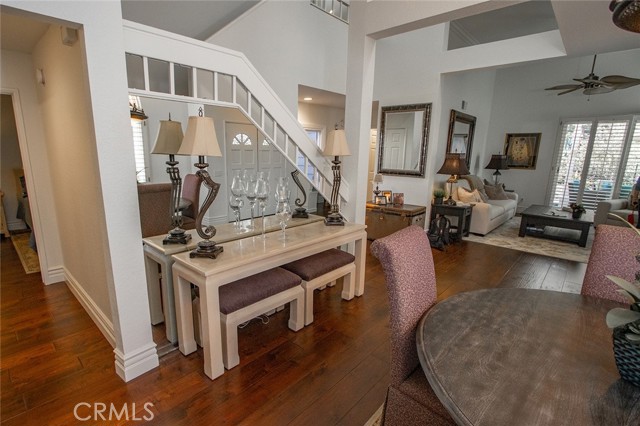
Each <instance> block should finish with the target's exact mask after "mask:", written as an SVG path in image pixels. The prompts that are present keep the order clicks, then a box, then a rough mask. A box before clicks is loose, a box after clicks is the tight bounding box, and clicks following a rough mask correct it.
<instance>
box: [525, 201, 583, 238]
mask: <svg viewBox="0 0 640 426" xmlns="http://www.w3.org/2000/svg"><path fill="white" fill-rule="evenodd" d="M591 225H593V212H591V211H587V212H586V213H584V214H583V215H582V217H581V218H580V219H573V218H572V217H571V212H565V211H562V210H560V209H558V208H556V207H549V206H541V205H536V204H534V205H532V206H529V207H528V208H527V209H526V210H525V211H523V212H522V220H521V221H520V232H519V233H518V235H519V236H520V237H524V236H525V235H532V236H536V237H541V238H549V239H552V240H561V241H568V242H573V243H577V244H578V245H579V246H580V247H585V246H586V245H587V237H588V236H589V229H590V228H591ZM546 226H553V227H555V228H564V229H573V230H577V231H580V236H579V237H578V238H575V236H573V235H571V234H572V233H571V232H557V231H558V230H554V231H555V232H550V231H548V230H545V227H546ZM534 229H535V230H534Z"/></svg>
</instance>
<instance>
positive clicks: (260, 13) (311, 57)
mask: <svg viewBox="0 0 640 426" xmlns="http://www.w3.org/2000/svg"><path fill="white" fill-rule="evenodd" d="M347 31H348V26H347V24H345V23H344V22H342V21H340V20H338V19H336V18H334V17H332V16H330V15H328V14H326V13H325V12H323V11H321V10H319V9H317V8H316V7H314V6H311V5H310V4H309V2H308V1H281V0H264V1H262V2H261V3H260V4H259V5H258V6H256V7H254V8H253V9H251V10H250V11H249V12H248V13H246V14H245V15H243V16H242V17H241V18H240V19H238V20H236V21H234V22H232V23H231V24H230V25H229V26H227V27H226V28H224V29H222V30H221V31H219V32H217V33H216V34H214V35H213V36H212V37H211V38H210V39H208V40H207V41H208V42H210V43H213V44H217V45H220V46H224V47H228V48H230V49H234V50H238V51H240V52H242V53H244V54H245V55H246V56H247V58H248V59H249V60H250V61H251V63H252V64H253V65H254V66H255V67H256V69H257V70H258V71H259V72H260V74H261V75H262V77H264V79H265V80H266V81H267V82H268V83H269V85H270V86H271V87H272V88H273V89H274V90H275V91H276V93H278V96H279V97H280V99H282V100H283V102H284V103H285V104H286V105H287V106H288V107H289V109H290V110H291V111H294V112H295V111H296V108H297V104H298V84H303V85H306V86H310V87H318V88H322V89H324V90H329V91H331V92H336V93H345V90H346V87H345V81H346V80H345V74H346V60H347Z"/></svg>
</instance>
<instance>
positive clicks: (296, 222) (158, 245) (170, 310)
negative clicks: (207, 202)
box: [142, 214, 324, 343]
mask: <svg viewBox="0 0 640 426" xmlns="http://www.w3.org/2000/svg"><path fill="white" fill-rule="evenodd" d="M322 220H324V218H323V217H322V216H317V215H313V214H310V215H309V218H307V219H299V218H296V219H291V220H290V221H289V227H296V226H300V225H306V224H308V223H313V222H319V221H322ZM248 223H249V219H247V220H243V221H242V225H243V226H246V225H248ZM278 230H280V226H279V225H278V222H277V220H276V218H275V216H266V217H265V232H274V231H278ZM187 233H188V234H190V235H191V237H192V238H191V240H189V242H188V243H187V244H166V245H164V244H163V243H162V241H163V240H164V239H165V237H166V235H157V236H155V237H148V238H143V239H142V243H143V250H144V259H145V269H146V275H147V291H148V293H149V306H150V310H151V324H153V325H155V324H160V323H161V322H163V321H164V323H165V329H166V336H167V340H168V341H169V342H171V343H176V342H177V341H178V334H177V332H176V314H175V312H176V309H175V303H174V297H173V276H172V273H171V267H172V265H173V258H172V257H171V256H172V255H174V254H177V253H182V252H186V251H191V250H193V249H195V248H196V245H197V244H198V242H199V241H202V238H200V237H199V236H198V234H197V233H196V231H195V230H190V231H187ZM261 233H262V219H255V229H253V230H250V231H246V232H238V230H237V229H236V228H235V226H234V224H233V223H224V224H221V225H218V226H216V236H215V237H214V238H212V240H213V241H215V242H217V243H224V242H228V241H233V240H237V239H240V238H248V237H251V236H254V235H260V234H261ZM158 265H160V271H159V272H158ZM161 277H162V291H160V285H159V283H160V278H161ZM163 311H164V313H163Z"/></svg>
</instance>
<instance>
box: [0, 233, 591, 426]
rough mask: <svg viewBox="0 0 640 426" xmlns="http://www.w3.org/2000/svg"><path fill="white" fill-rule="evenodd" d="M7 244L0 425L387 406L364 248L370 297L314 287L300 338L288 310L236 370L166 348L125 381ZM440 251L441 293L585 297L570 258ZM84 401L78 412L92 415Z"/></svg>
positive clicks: (350, 418)
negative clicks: (210, 367)
mask: <svg viewBox="0 0 640 426" xmlns="http://www.w3.org/2000/svg"><path fill="white" fill-rule="evenodd" d="M1 249H2V252H1V256H2V268H1V283H0V285H1V287H0V291H1V302H0V303H1V317H0V319H1V323H0V329H1V382H0V386H1V412H0V415H1V419H2V425H27V424H34V425H35V424H37V425H63V424H64V425H68V424H78V423H82V424H88V423H84V422H79V421H78V420H76V419H75V418H74V407H76V404H79V403H83V402H85V403H87V404H92V406H93V404H95V403H103V404H106V407H107V411H105V412H104V416H105V418H106V417H107V416H108V414H109V408H110V404H113V406H114V408H115V410H117V412H118V413H122V410H123V407H124V406H125V404H127V405H126V407H127V408H126V409H127V410H128V415H129V420H130V422H127V421H125V420H124V417H122V418H121V420H120V421H117V420H115V419H117V417H116V416H115V415H113V416H112V419H114V420H113V421H111V422H109V421H100V420H101V418H100V417H97V418H94V419H93V420H98V421H97V422H93V423H94V424H100V425H106V424H127V423H130V424H135V423H145V422H144V421H140V420H139V419H144V417H143V416H146V417H147V418H149V417H150V413H153V416H154V418H153V421H152V422H150V424H154V425H200V424H206V425H213V424H216V425H219V424H229V425H235V424H245V425H361V424H364V423H365V422H366V421H367V419H368V418H369V417H370V416H371V415H372V414H373V413H374V412H375V411H376V409H377V408H378V407H379V406H380V405H381V404H382V402H383V401H384V397H385V392H386V387H387V383H388V380H389V343H388V340H389V339H388V326H387V324H388V312H387V311H388V305H387V295H386V290H385V286H384V276H383V273H382V269H381V267H380V265H379V263H378V262H377V260H376V259H375V258H373V256H371V255H369V254H368V256H367V264H366V287H365V294H364V296H362V297H359V298H355V299H354V300H352V301H350V302H345V301H342V300H341V299H340V285H338V286H335V287H333V288H327V289H326V290H324V291H322V292H319V293H316V296H315V309H316V316H315V321H314V323H313V324H312V325H311V326H309V327H305V328H304V329H302V330H301V331H299V332H297V333H294V332H292V331H290V330H289V329H288V328H287V326H286V323H287V319H288V309H285V310H284V311H282V312H280V313H278V314H276V315H274V316H272V317H270V322H269V324H267V325H264V324H262V323H261V322H259V321H253V322H252V323H250V324H249V325H248V326H247V327H246V328H244V329H241V330H239V333H238V335H239V348H240V365H239V366H238V367H236V368H234V369H232V370H230V371H227V372H226V373H225V374H224V375H223V376H222V377H220V378H218V379H216V380H214V381H211V380H209V379H208V378H207V377H206V376H205V375H204V373H203V360H202V349H199V350H198V351H197V352H196V353H194V354H192V355H190V356H188V357H185V356H183V355H182V354H181V353H180V352H179V351H174V352H171V353H170V354H168V355H166V356H165V357H163V358H161V362H160V367H159V368H157V369H156V370H154V371H151V372H149V373H147V374H145V375H143V376H141V377H139V378H137V379H135V380H133V381H131V382H130V383H124V382H123V381H122V380H121V379H120V378H119V377H118V376H116V374H115V371H114V355H113V350H112V348H111V346H110V345H109V344H108V343H107V341H106V340H105V339H104V337H103V336H102V335H101V333H100V332H99V331H98V329H97V327H96V326H95V325H94V324H93V322H92V321H91V319H90V318H89V316H88V315H87V314H86V312H85V311H84V310H83V309H82V307H81V306H80V304H79V303H78V302H77V301H76V299H75V298H74V297H73V295H72V294H71V292H70V291H69V290H68V289H67V287H66V286H65V285H64V284H54V285H50V286H44V285H43V284H42V283H41V281H40V276H39V274H30V275H26V274H24V271H23V269H22V266H21V264H20V260H19V259H18V256H17V254H16V253H15V251H14V249H13V246H12V244H11V242H10V241H9V240H7V239H3V241H2V243H1ZM433 253H434V261H435V265H436V273H437V281H438V284H437V285H438V297H439V299H444V298H446V297H449V296H451V295H453V294H456V293H458V292H461V291H468V290H474V289H479V288H491V287H529V288H546V289H550V290H558V291H569V292H579V291H580V286H581V284H580V283H581V282H582V277H581V274H582V275H583V274H584V265H582V264H578V263H575V262H569V261H562V260H558V259H554V258H548V257H543V256H537V255H531V254H526V253H522V252H516V251H512V250H509V249H503V248H500V247H493V246H488V245H483V244H476V243H471V242H462V243H458V244H455V245H452V246H449V247H448V248H447V251H446V252H440V251H434V252H433ZM132 403H135V408H134V407H133V405H132ZM148 403H151V404H153V405H150V404H148ZM145 404H147V405H145ZM78 407H79V408H78V410H77V411H78V414H79V415H80V417H85V418H86V417H87V416H90V415H92V414H93V411H91V409H90V408H89V405H80V406H78ZM134 410H135V416H136V417H135V419H138V421H133V418H134ZM147 410H149V411H147ZM89 423H91V422H89Z"/></svg>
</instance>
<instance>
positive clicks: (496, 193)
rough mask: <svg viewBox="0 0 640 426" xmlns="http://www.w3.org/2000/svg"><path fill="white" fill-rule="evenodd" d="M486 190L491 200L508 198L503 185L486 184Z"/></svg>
mask: <svg viewBox="0 0 640 426" xmlns="http://www.w3.org/2000/svg"><path fill="white" fill-rule="evenodd" d="M484 190H485V192H486V193H487V196H488V197H489V199H490V200H508V199H509V197H507V194H506V193H505V192H504V188H503V187H502V185H495V186H494V185H485V186H484Z"/></svg>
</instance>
